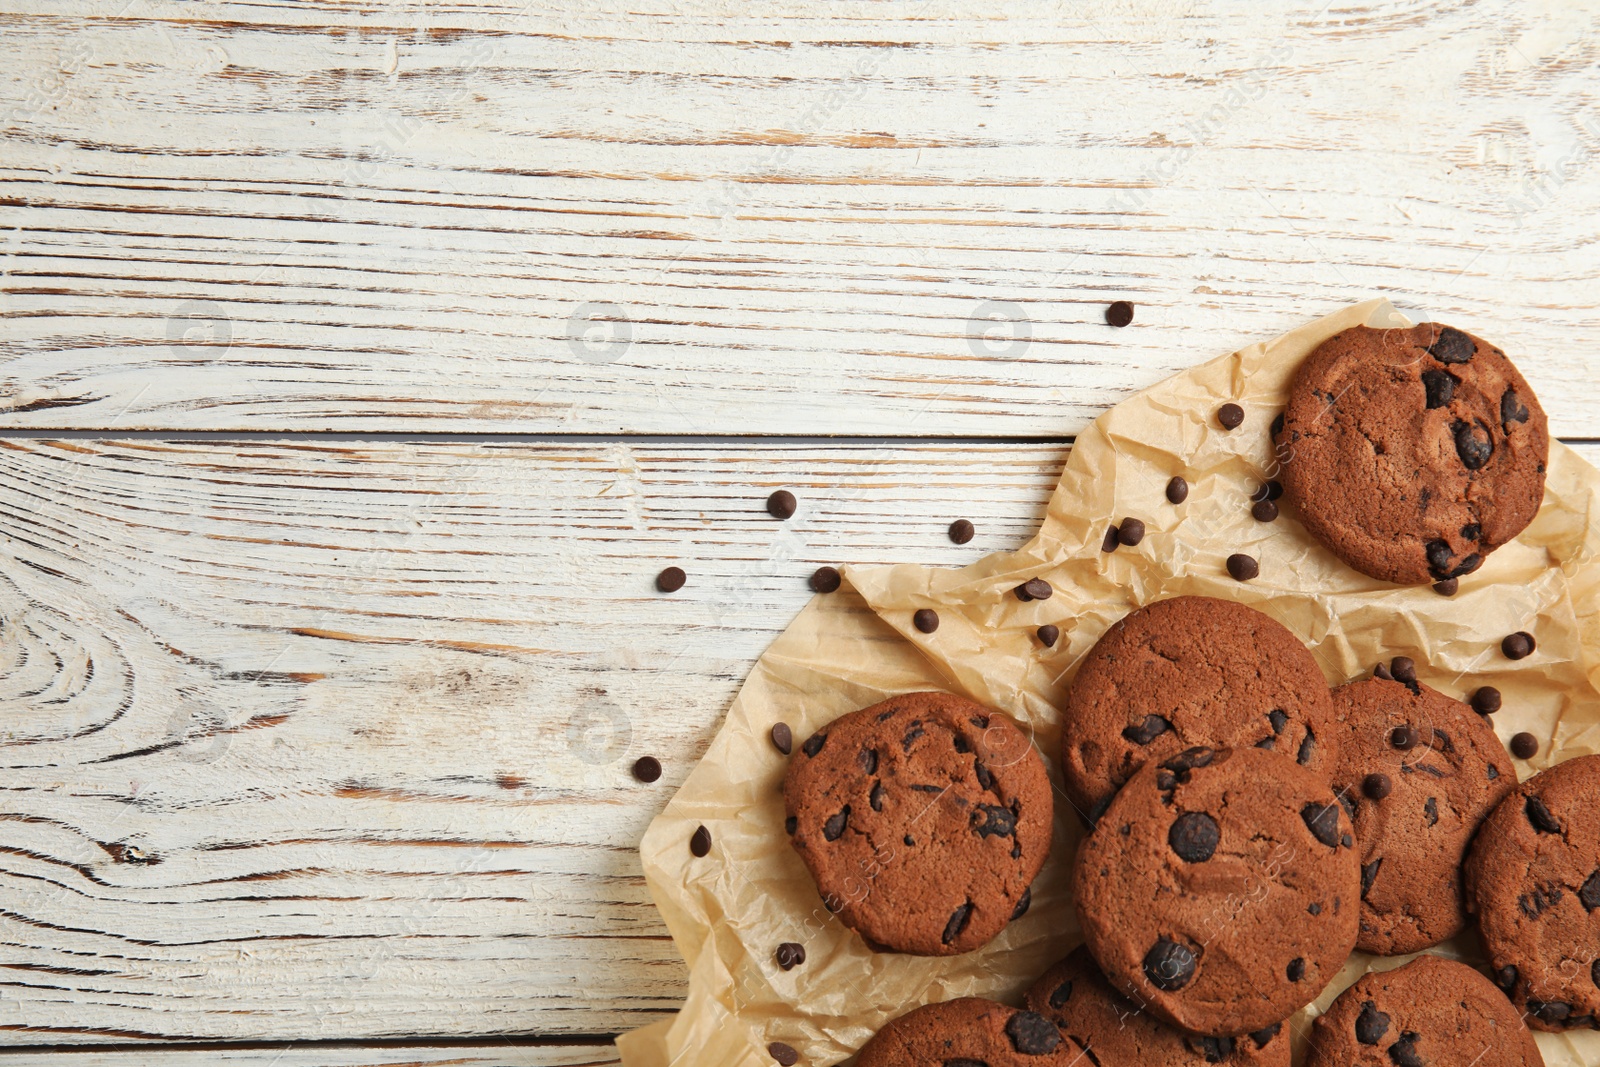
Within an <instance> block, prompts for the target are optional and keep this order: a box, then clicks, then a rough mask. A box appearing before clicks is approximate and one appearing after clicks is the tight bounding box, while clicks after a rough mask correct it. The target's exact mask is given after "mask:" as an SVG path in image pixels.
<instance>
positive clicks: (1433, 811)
mask: <svg viewBox="0 0 1600 1067" xmlns="http://www.w3.org/2000/svg"><path fill="white" fill-rule="evenodd" d="M1422 812H1423V814H1424V815H1426V816H1427V817H1428V825H1429V826H1433V825H1435V824H1437V823H1438V821H1439V799H1438V798H1437V797H1429V798H1428V802H1427V803H1426V804H1424V805H1422Z"/></svg>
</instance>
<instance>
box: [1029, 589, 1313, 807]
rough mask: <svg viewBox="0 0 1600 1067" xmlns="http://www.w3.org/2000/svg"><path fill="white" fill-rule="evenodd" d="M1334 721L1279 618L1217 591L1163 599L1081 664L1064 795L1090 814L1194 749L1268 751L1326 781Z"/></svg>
mask: <svg viewBox="0 0 1600 1067" xmlns="http://www.w3.org/2000/svg"><path fill="white" fill-rule="evenodd" d="M1332 722H1333V706H1332V705H1331V704H1330V703H1329V702H1328V686H1327V683H1326V681H1324V679H1323V677H1322V670H1321V668H1319V667H1318V666H1317V662H1316V660H1315V659H1313V658H1312V656H1311V653H1310V652H1308V651H1306V647H1305V645H1303V644H1301V643H1300V640H1299V639H1298V638H1297V637H1295V636H1294V634H1292V633H1290V632H1289V631H1288V630H1286V629H1285V628H1284V627H1283V626H1282V625H1281V624H1279V623H1278V622H1276V621H1275V620H1273V619H1272V618H1270V617H1268V616H1266V615H1263V614H1262V613H1261V612H1259V611H1256V610H1255V609H1253V608H1248V607H1245V606H1244V605H1243V604H1235V603H1233V602H1231V601H1227V600H1217V599H1213V598H1211V597H1201V596H1182V597H1175V598H1173V599H1171V600H1162V601H1158V602H1156V603H1154V604H1150V605H1147V606H1146V607H1143V608H1140V609H1138V610H1137V611H1134V612H1132V613H1130V614H1128V615H1127V616H1125V617H1124V618H1123V619H1122V620H1121V621H1120V622H1118V623H1117V624H1116V625H1114V626H1112V627H1111V628H1110V629H1109V630H1107V631H1106V632H1105V633H1104V634H1103V635H1101V637H1100V640H1099V641H1098V642H1096V643H1095V646H1094V647H1093V648H1092V649H1090V650H1089V652H1088V654H1087V655H1086V656H1084V658H1083V662H1082V665H1081V666H1080V667H1079V668H1078V675H1077V678H1076V680H1075V681H1074V682H1073V684H1072V689H1071V690H1070V691H1069V692H1068V694H1067V701H1066V706H1065V708H1064V709H1063V712H1062V729H1061V766H1062V771H1063V774H1064V777H1065V779H1066V789H1067V795H1068V797H1069V798H1070V799H1071V800H1072V803H1073V804H1074V805H1075V806H1076V807H1077V809H1078V811H1079V812H1080V813H1092V812H1094V810H1095V808H1096V806H1097V805H1100V804H1102V803H1104V802H1105V801H1106V800H1107V799H1109V798H1110V796H1111V794H1113V793H1115V792H1116V791H1117V789H1118V788H1119V787H1120V786H1121V785H1122V783H1123V782H1125V781H1127V780H1128V779H1129V778H1130V777H1131V776H1132V775H1133V773H1134V772H1135V771H1137V770H1138V769H1139V768H1140V767H1141V766H1143V765H1144V764H1145V763H1146V762H1148V761H1150V760H1157V761H1159V760H1162V759H1166V758H1167V757H1169V756H1172V755H1175V754H1176V753H1179V752H1182V751H1183V750H1184V749H1187V748H1192V747H1194V746H1196V745H1209V746H1213V747H1224V746H1234V747H1247V746H1252V745H1253V746H1257V747H1260V748H1269V749H1272V750H1273V751H1276V752H1281V753H1283V754H1285V755H1287V756H1289V757H1290V758H1291V759H1295V760H1298V761H1299V762H1300V763H1301V764H1302V765H1303V766H1306V767H1309V768H1310V769H1312V770H1313V771H1316V772H1317V773H1318V774H1320V775H1322V776H1323V777H1324V778H1327V776H1328V775H1330V774H1331V773H1332V771H1333V767H1334V757H1335V756H1336V755H1337V753H1336V751H1335V746H1336V744H1337V741H1336V740H1335V739H1334V738H1333V737H1332V736H1331V734H1332V732H1333V731H1332V729H1331V725H1332Z"/></svg>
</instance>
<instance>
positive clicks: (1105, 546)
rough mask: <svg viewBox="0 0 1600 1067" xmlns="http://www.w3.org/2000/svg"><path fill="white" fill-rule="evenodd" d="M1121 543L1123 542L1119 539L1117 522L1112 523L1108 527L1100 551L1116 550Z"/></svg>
mask: <svg viewBox="0 0 1600 1067" xmlns="http://www.w3.org/2000/svg"><path fill="white" fill-rule="evenodd" d="M1119 544H1121V542H1120V541H1118V540H1117V524H1116V523H1112V524H1111V525H1110V526H1107V527H1106V535H1105V537H1104V538H1103V539H1102V540H1101V542H1100V551H1102V552H1115V551H1116V550H1117V545H1119Z"/></svg>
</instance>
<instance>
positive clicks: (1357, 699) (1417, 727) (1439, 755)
mask: <svg viewBox="0 0 1600 1067" xmlns="http://www.w3.org/2000/svg"><path fill="white" fill-rule="evenodd" d="M1412 686H1415V689H1414V690H1413V688H1412ZM1333 706H1334V715H1335V716H1336V717H1337V719H1338V720H1339V725H1338V727H1337V729H1338V731H1339V767H1338V769H1337V770H1336V771H1335V772H1334V776H1333V783H1334V789H1335V790H1336V791H1337V792H1338V795H1339V801H1340V803H1341V804H1343V805H1344V806H1345V810H1346V811H1347V812H1349V814H1350V817H1351V822H1352V823H1354V825H1355V828H1356V846H1357V848H1358V849H1359V850H1360V852H1361V932H1360V936H1359V937H1358V938H1357V939H1356V947H1357V948H1358V949H1360V950H1361V951H1363V952H1373V953H1377V954H1378V955H1381V956H1397V955H1400V954H1402V953H1407V952H1417V951H1420V950H1422V949H1425V948H1428V947H1429V946H1431V945H1437V944H1438V943H1439V942H1441V941H1444V940H1445V939H1447V938H1451V937H1454V936H1455V935H1456V934H1459V933H1460V932H1461V931H1462V930H1463V929H1465V927H1466V924H1467V914H1466V896H1465V889H1464V886H1463V883H1462V878H1461V863H1462V861H1463V860H1464V859H1465V858H1466V854H1467V846H1468V845H1469V844H1471V842H1472V836H1473V834H1475V833H1476V832H1477V830H1478V827H1479V825H1480V824H1481V823H1482V822H1483V820H1484V819H1485V818H1487V817H1488V815H1489V812H1491V811H1492V810H1494V806H1495V805H1496V804H1497V803H1499V801H1500V800H1501V798H1503V797H1504V796H1505V795H1506V794H1507V793H1509V792H1510V791H1511V790H1512V789H1514V788H1516V784H1517V773H1516V768H1515V767H1514V766H1513V765H1512V763H1511V757H1510V755H1508V754H1507V752H1506V750H1505V746H1504V745H1502V744H1501V743H1500V739H1499V738H1498V737H1497V736H1495V732H1494V728H1493V727H1491V726H1490V725H1489V720H1488V719H1486V718H1484V717H1483V716H1481V715H1479V714H1478V713H1477V712H1475V711H1473V710H1472V709H1471V708H1469V707H1468V706H1467V705H1465V704H1463V703H1461V702H1460V701H1456V700H1451V699H1450V698H1449V697H1447V696H1445V695H1444V694H1443V693H1440V692H1437V691H1436V690H1433V689H1429V688H1428V687H1427V686H1425V685H1422V684H1420V683H1418V682H1415V681H1413V682H1411V683H1409V684H1407V683H1402V682H1398V681H1386V680H1384V679H1381V678H1373V679H1371V680H1368V681H1358V682H1350V683H1349V684H1347V685H1342V686H1340V687H1339V688H1337V689H1335V690H1334V691H1333ZM1396 729H1405V730H1409V731H1410V732H1409V733H1408V734H1407V735H1405V738H1404V741H1403V743H1407V744H1409V745H1410V747H1406V748H1401V747H1398V746H1397V745H1396V744H1395V741H1394V738H1395V734H1394V731H1395V730H1396ZM1373 775H1376V776H1380V778H1381V779H1382V782H1383V787H1382V788H1370V789H1369V788H1368V787H1366V786H1365V785H1364V783H1366V782H1367V780H1368V778H1369V776H1373ZM1379 792H1381V793H1382V794H1383V795H1382V796H1380V797H1374V796H1372V795H1370V794H1371V793H1379Z"/></svg>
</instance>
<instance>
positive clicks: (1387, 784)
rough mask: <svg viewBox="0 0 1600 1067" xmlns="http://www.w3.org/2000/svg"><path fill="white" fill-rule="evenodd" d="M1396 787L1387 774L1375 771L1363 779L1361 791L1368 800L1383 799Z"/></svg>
mask: <svg viewBox="0 0 1600 1067" xmlns="http://www.w3.org/2000/svg"><path fill="white" fill-rule="evenodd" d="M1393 789H1394V783H1393V782H1391V781H1389V776H1388V775H1387V774H1379V773H1377V772H1374V773H1372V774H1369V775H1367V776H1366V777H1365V778H1363V779H1361V792H1362V793H1363V794H1364V795H1365V796H1366V798H1367V799H1368V800H1382V799H1383V798H1384V797H1386V796H1388V795H1389V793H1390V792H1391V791H1392V790H1393Z"/></svg>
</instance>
